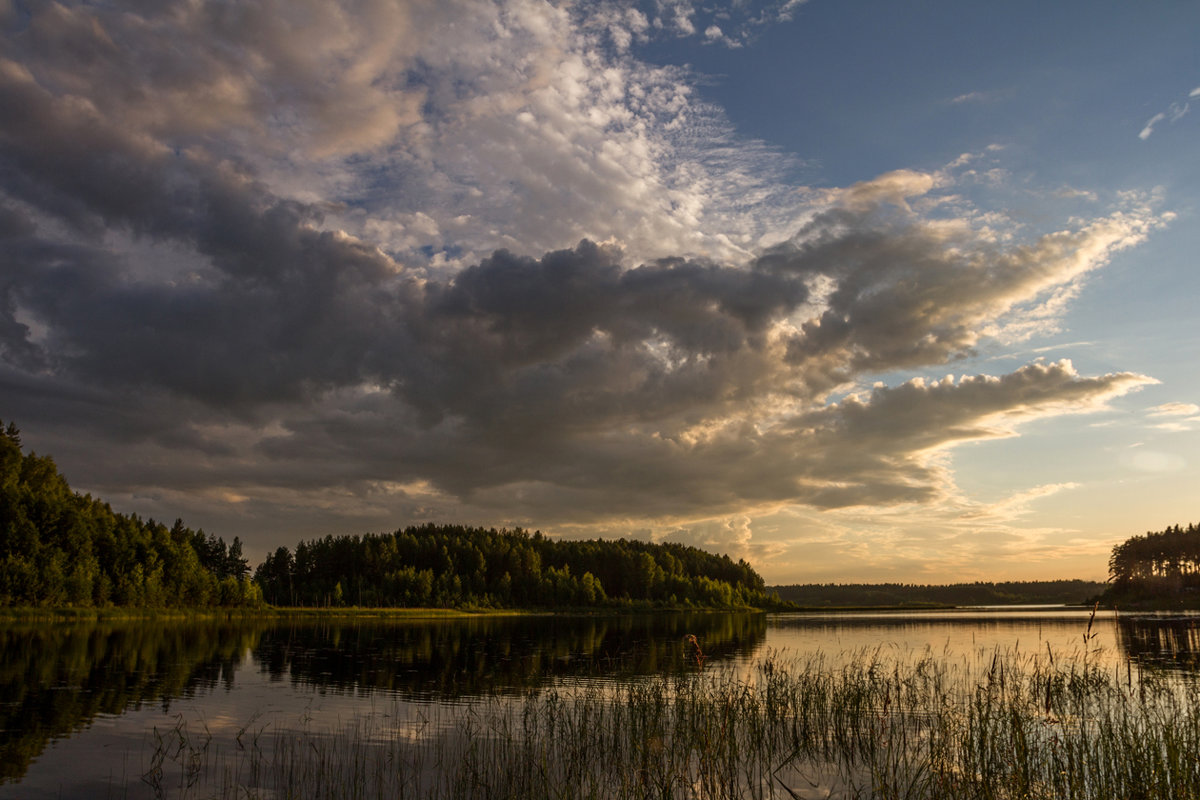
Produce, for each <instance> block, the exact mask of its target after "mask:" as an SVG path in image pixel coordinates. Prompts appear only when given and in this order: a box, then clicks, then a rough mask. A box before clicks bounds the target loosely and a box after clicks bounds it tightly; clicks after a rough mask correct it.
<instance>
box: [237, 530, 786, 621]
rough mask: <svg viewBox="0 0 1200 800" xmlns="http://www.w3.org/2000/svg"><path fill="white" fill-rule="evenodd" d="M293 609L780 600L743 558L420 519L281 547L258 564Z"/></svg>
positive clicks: (759, 603)
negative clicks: (415, 522) (384, 529)
mask: <svg viewBox="0 0 1200 800" xmlns="http://www.w3.org/2000/svg"><path fill="white" fill-rule="evenodd" d="M254 577H255V581H257V583H258V584H259V585H260V586H261V587H262V591H263V596H264V597H265V598H266V600H267V602H268V603H272V604H276V605H287V606H339V605H355V606H388V607H406V606H434V607H464V606H465V607H482V608H511V607H517V608H550V607H584V606H631V605H665V606H672V607H679V606H683V607H693V606H697V607H706V608H713V607H716V608H749V607H756V608H761V607H765V606H770V605H776V604H777V603H778V600H777V599H775V598H773V597H771V596H770V595H769V594H768V592H767V591H766V587H765V585H764V583H763V579H762V578H761V577H760V576H759V575H758V573H757V572H755V571H754V569H753V568H752V567H751V566H750V565H749V564H747V563H746V562H745V561H743V560H739V561H737V562H734V561H733V560H732V559H730V558H729V557H728V556H724V555H721V556H718V555H713V554H712V553H709V552H706V551H704V550H700V549H698V548H695V547H687V546H684V545H680V544H670V543H664V544H651V543H648V542H641V541H630V540H627V539H618V540H615V541H612V540H598V539H593V540H588V541H566V540H558V539H551V538H548V537H546V536H543V535H542V534H541V533H540V532H534V533H532V534H530V533H528V532H526V531H523V530H521V529H520V528H517V529H515V530H507V529H504V530H496V529H495V528H480V527H464V526H459V525H433V524H426V525H422V526H412V527H408V528H404V529H402V530H398V531H396V532H395V533H391V534H368V535H365V536H338V537H333V536H327V537H325V538H324V539H314V540H312V541H302V542H300V543H299V544H298V545H296V550H295V553H292V552H291V551H290V550H288V549H287V548H286V547H280V548H279V549H277V550H276V551H275V552H274V553H272V554H271V555H269V556H268V557H267V558H266V560H265V561H263V563H262V564H261V565H260V566H259V568H258V569H257V570H256V571H255V575H254Z"/></svg>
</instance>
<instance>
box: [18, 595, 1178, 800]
mask: <svg viewBox="0 0 1200 800" xmlns="http://www.w3.org/2000/svg"><path fill="white" fill-rule="evenodd" d="M1197 622H1200V618H1195V617H1191V616H1183V617H1179V618H1170V619H1168V618H1161V617H1139V618H1130V617H1118V616H1116V615H1114V614H1112V613H1110V612H1103V611H1101V612H1098V613H1097V614H1096V615H1095V617H1094V618H1093V616H1092V612H1091V610H1090V609H1066V608H1044V607H1042V608H1020V609H1005V610H996V609H966V610H956V611H926V612H859V613H822V614H781V615H765V614H731V613H724V614H722V613H714V614H702V613H672V614H659V615H633V616H611V617H604V616H587V617H567V616H563V617H480V618H471V619H463V620H431V621H418V620H398V621H397V620H393V621H387V620H378V619H353V618H348V619H336V620H332V619H331V620H253V619H251V620H244V621H237V622H200V621H177V622H161V621H160V622H147V621H141V622H137V621H107V622H104V621H102V622H92V623H54V624H49V623H14V624H9V625H5V626H3V627H0V643H2V644H3V649H2V651H0V652H2V653H3V655H2V656H0V765H2V766H0V797H22V798H41V797H47V798H48V797H123V798H124V797H128V798H141V797H156V796H169V797H177V796H178V797H184V796H190V797H206V796H232V795H222V794H221V792H220V791H218V788H219V787H218V788H214V786H216V784H219V782H220V776H219V775H218V774H216V772H219V771H220V770H225V771H229V770H231V769H234V768H240V767H241V766H245V767H247V768H249V766H250V762H251V760H252V759H254V758H258V759H260V761H259V762H255V765H254V768H255V769H258V768H259V766H261V763H265V762H266V761H268V760H269V758H270V757H272V756H271V754H270V753H268V754H266V755H264V748H266V746H267V743H270V747H274V748H279V747H281V746H282V745H281V743H286V742H288V741H292V740H291V739H288V738H287V737H288V736H290V735H292V734H296V735H299V736H307V737H315V738H314V739H312V741H323V739H322V738H321V737H328V736H331V735H336V734H339V732H340V733H342V734H344V733H345V732H346V731H347V730H352V731H354V736H355V737H356V738H355V739H354V741H355V743H356V746H359V745H369V744H371V743H372V742H375V743H377V744H378V743H384V744H387V743H391V744H392V745H394V744H395V743H396V742H397V741H414V742H415V741H423V742H426V743H428V742H435V743H436V745H435V749H436V750H437V751H438V752H441V750H442V749H445V750H446V752H452V751H453V746H452V742H453V741H454V740H456V739H455V737H456V736H457V734H458V732H459V731H460V730H461V728H462V727H463V726H464V725H467V726H469V725H472V724H476V725H477V724H480V720H481V719H487V720H488V724H490V725H498V724H500V722H499V720H500V719H501V718H503V717H504V716H505V715H507V714H510V713H516V712H515V711H513V710H514V709H526V711H525V712H523V713H528V708H530V707H531V706H530V705H529V703H530V698H540V699H539V700H537V702H538V703H542V702H543V700H544V699H545V698H547V697H552V698H557V697H560V696H561V697H566V696H570V695H572V693H574V694H575V695H576V696H578V695H580V694H583V695H587V697H589V698H592V699H589V700H587V702H593V700H594V701H596V702H599V700H600V699H602V698H603V697H605V696H611V695H612V693H614V692H631V691H633V692H636V691H640V690H641V689H639V687H643V688H645V687H651V688H653V687H659V688H661V687H662V686H663V684H662V683H661V681H662V680H664V679H672V680H674V679H676V678H678V679H681V680H685V681H688V680H695V679H696V677H697V676H701V678H702V679H707V678H708V677H709V676H712V677H711V680H714V681H717V680H719V681H726V682H727V683H729V682H735V683H737V685H743V683H744V684H745V685H750V684H752V683H754V682H755V681H759V682H761V681H762V680H763V677H762V676H763V671H762V665H763V663H764V660H767V661H768V662H769V663H770V664H772V665H779V666H783V665H788V664H808V665H809V667H810V668H811V666H812V664H813V663H814V659H816V658H818V657H819V662H820V664H821V665H822V666H821V668H822V669H823V670H825V671H827V672H829V673H830V674H838V673H839V671H842V672H844V670H845V669H846V668H848V667H850V668H853V667H854V666H855V665H856V664H859V663H860V662H862V661H863V660H864V659H868V660H869V659H872V658H876V659H879V661H880V663H887V664H893V665H894V664H902V663H908V664H912V663H917V662H922V661H923V662H925V663H940V664H945V665H948V666H949V667H951V668H953V669H959V665H974V666H971V667H970V668H969V669H967V668H965V667H964V668H963V669H964V672H963V674H964V675H968V678H967V679H969V680H982V679H983V678H982V677H981V676H982V675H983V674H984V673H983V672H982V671H981V670H984V669H985V668H986V666H987V662H988V659H989V658H993V659H994V658H995V656H996V654H999V653H1003V654H1006V657H1008V658H1009V659H1010V662H1011V663H1020V659H1021V658H1023V657H1025V656H1028V657H1030V658H1033V657H1035V656H1036V657H1037V658H1040V659H1045V658H1049V659H1050V660H1051V661H1054V659H1058V663H1070V662H1072V661H1074V662H1078V663H1086V664H1087V665H1088V668H1089V669H1093V670H1095V671H1097V674H1102V675H1105V676H1111V680H1112V681H1113V683H1114V684H1119V683H1126V684H1128V685H1132V684H1133V683H1134V682H1136V681H1140V680H1141V679H1142V675H1143V673H1152V674H1153V675H1154V676H1156V677H1155V680H1156V681H1164V680H1165V681H1168V682H1176V683H1179V684H1181V685H1182V684H1185V683H1188V682H1191V681H1194V679H1195V677H1196V675H1197V654H1198V652H1200V640H1198V638H1197V629H1196V627H1195V623H1197ZM688 635H694V636H696V637H697V641H698V642H699V644H700V647H701V648H702V653H703V659H702V664H703V665H702V669H701V664H700V662H699V661H698V659H697V652H696V650H695V648H694V646H693V645H691V644H689V643H688V642H687V641H685V637H686V636H688ZM775 668H776V666H772V669H775ZM972 669H973V670H975V672H971V671H970V670H972ZM677 685H685V684H672V686H677ZM730 685H733V683H730ZM656 690H657V689H656ZM671 691H675V689H672V690H671ZM537 708H538V709H542V708H544V706H543V705H538V706H537ZM539 713H540V712H539ZM481 714H482V715H483V716H481ZM488 714H491V715H492V716H487V715H488ZM472 715H474V717H472ZM497 715H499V716H497ZM614 724H615V723H614ZM485 740H487V739H485ZM305 741H309V740H305ZM487 741H490V740H487ZM310 743H311V742H310ZM647 746H649V747H651V748H653V747H655V746H661V745H655V744H654V743H653V741H651V742H650V743H649V744H648V745H647ZM313 747H314V748H315V747H316V745H313ZM156 754H157V756H156ZM275 755H278V753H276V754H275ZM343 755H344V754H343ZM156 759H157V761H156ZM202 770H206V771H207V772H204V773H203V775H202ZM201 777H203V779H204V780H205V781H207V782H208V783H206V784H205V786H206V787H207V788H205V789H203V790H201V788H199V783H198V781H200V779H201ZM775 780H778V779H775ZM189 781H191V783H189ZM767 783H768V784H770V783H771V781H770V780H768V781H767ZM416 785H417V784H414V786H416ZM772 785H773V784H772ZM818 785H819V786H822V787H824V789H823V790H824V791H825V792H826V795H822V796H827V795H828V794H829V792H831V791H833V785H832V784H830V785H828V786H827V785H825V784H824V783H818ZM761 788H762V787H761V786H760V789H761ZM801 788H803V787H801ZM681 791H682V790H681ZM763 791H766V790H765V789H764V790H763ZM791 791H792V792H799V789H797V787H796V786H792V787H791ZM806 791H807V790H806ZM812 791H817V790H816V789H813V790H812ZM414 792H415V790H414ZM418 794H419V792H415V793H414V796H417V795H418ZM262 796H267V795H265V794H264V795H262ZM779 796H783V797H787V796H789V795H788V794H781V795H779ZM797 796H799V794H797ZM834 796H837V795H836V793H835V794H834Z"/></svg>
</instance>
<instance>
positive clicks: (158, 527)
mask: <svg viewBox="0 0 1200 800" xmlns="http://www.w3.org/2000/svg"><path fill="white" fill-rule="evenodd" d="M210 539H211V537H205V536H204V533H203V532H202V531H198V532H193V531H191V530H190V529H189V528H187V527H185V526H184V525H183V522H182V521H179V520H177V521H176V522H175V526H174V527H173V528H167V527H166V526H165V525H162V524H160V523H157V522H155V521H154V520H146V521H143V520H142V519H140V518H139V517H137V516H126V515H123V514H118V513H116V512H114V511H113V510H112V508H110V507H109V505H108V504H107V503H104V502H101V501H100V500H96V499H93V498H92V497H91V496H90V495H80V494H77V493H75V492H72V491H71V487H70V486H68V485H67V481H66V479H65V478H63V476H62V475H61V474H59V472H58V468H57V467H56V466H55V464H54V461H53V459H51V458H50V457H48V456H38V455H37V454H36V453H29V454H22V452H21V437H20V432H19V431H18V430H17V429H16V427H15V426H14V425H13V424H12V423H9V425H8V427H7V428H6V429H5V430H4V432H3V434H2V435H0V607H2V606H56V607H67V606H70V607H93V606H108V605H117V606H135V607H152V608H161V607H202V606H211V605H223V606H235V605H236V606H245V605H255V604H261V602H262V599H261V592H260V591H259V590H258V587H256V586H254V585H253V584H251V583H250V581H249V580H248V579H247V575H248V573H249V566H248V564H247V563H246V560H245V559H244V558H242V545H241V542H240V541H239V540H238V539H234V540H233V546H232V547H230V548H228V549H227V548H226V547H225V543H224V541H222V540H219V539H213V540H211V545H210V541H209V540H210ZM198 545H199V546H198Z"/></svg>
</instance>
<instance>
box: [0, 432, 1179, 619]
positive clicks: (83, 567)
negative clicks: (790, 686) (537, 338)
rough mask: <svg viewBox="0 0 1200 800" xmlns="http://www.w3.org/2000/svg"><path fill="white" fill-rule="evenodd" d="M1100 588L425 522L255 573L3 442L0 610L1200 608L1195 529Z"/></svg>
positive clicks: (234, 552) (1130, 544) (1158, 536)
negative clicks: (920, 574)
mask: <svg viewBox="0 0 1200 800" xmlns="http://www.w3.org/2000/svg"><path fill="white" fill-rule="evenodd" d="M1109 574H1110V578H1109V582H1108V584H1100V583H1094V582H1087V581H1078V580H1074V581H1035V582H1009V583H971V584H957V585H954V586H940V587H939V586H917V585H907V584H877V585H855V584H826V585H796V586H779V587H768V586H766V584H765V582H764V581H763V579H762V577H761V576H760V575H759V574H758V573H757V572H756V571H755V570H754V569H753V568H752V567H751V566H750V565H749V564H748V563H747V562H746V561H744V560H738V561H734V560H733V559H731V558H729V556H727V555H714V554H712V553H709V552H707V551H704V550H701V549H699V548H696V547H689V546H685V545H681V544H675V543H659V544H654V543H648V542H642V541H637V540H628V539H619V540H588V541H565V540H557V539H551V538H548V537H546V536H543V535H542V534H541V533H540V532H534V533H529V532H527V531H524V530H521V529H519V528H518V529H513V530H509V529H500V530H497V529H495V528H482V527H467V526H460V525H434V524H425V525H420V526H410V527H406V528H402V529H400V530H397V531H395V532H394V533H390V534H388V533H384V534H365V535H356V536H347V535H343V536H326V537H324V538H319V539H312V540H306V541H300V542H298V543H297V544H296V545H295V547H294V548H288V547H286V546H280V547H278V548H277V549H276V550H275V551H274V552H272V553H270V554H269V555H268V556H267V557H266V559H265V560H264V561H263V562H262V563H261V564H259V565H258V566H257V568H256V569H254V570H251V567H250V564H249V560H248V559H247V558H245V557H244V555H243V552H242V543H241V541H240V539H239V538H238V537H234V539H233V540H232V542H230V543H226V542H225V540H224V538H223V537H220V536H214V535H212V534H210V533H205V532H204V531H203V530H192V529H191V528H189V527H188V526H186V525H185V524H184V523H183V521H182V520H176V521H175V523H174V524H173V525H171V526H169V527H168V526H167V525H165V524H163V523H161V522H156V521H155V520H153V519H146V520H143V519H142V518H140V517H139V516H137V515H128V514H121V513H117V512H115V511H113V510H112V508H111V507H110V506H109V505H108V504H107V503H105V502H104V501H102V500H100V499H96V498H93V497H92V496H91V495H85V494H79V493H77V492H73V491H72V490H71V488H70V486H69V485H68V483H67V481H66V479H65V478H64V477H63V476H62V475H61V474H60V473H59V471H58V469H57V466H56V465H55V463H54V460H53V459H52V458H51V457H49V456H39V455H37V454H36V453H32V452H30V453H24V452H23V450H22V447H21V435H20V431H19V430H18V429H17V428H16V426H15V425H13V424H12V423H9V425H8V426H7V428H5V429H4V430H3V433H2V434H0V607H7V608H15V607H41V608H96V609H103V608H110V607H122V608H186V609H214V608H258V607H264V606H267V605H271V606H277V607H357V608H459V609H481V610H482V609H538V608H545V609H571V608H575V609H589V608H591V609H595V608H599V609H616V610H621V609H652V608H712V609H747V608H756V609H776V610H785V609H789V608H792V609H794V608H832V607H869V606H896V607H915V606H922V605H925V606H929V605H943V606H944V605H968V604H969V605H981V604H997V605H1002V604H1021V603H1086V602H1092V601H1097V600H1098V601H1100V602H1103V603H1105V604H1120V605H1123V606H1125V607H1135V606H1140V605H1141V606H1154V607H1168V608H1169V607H1183V606H1196V605H1200V528H1198V527H1197V526H1195V525H1193V524H1189V525H1188V526H1187V527H1186V528H1182V527H1180V526H1179V525H1175V526H1172V527H1168V528H1166V529H1165V530H1163V531H1162V532H1157V533H1147V534H1145V535H1142V536H1134V537H1131V538H1130V539H1128V540H1127V541H1125V542H1124V543H1122V544H1120V545H1118V546H1117V547H1116V548H1114V550H1113V555H1112V558H1111V559H1110V562H1109Z"/></svg>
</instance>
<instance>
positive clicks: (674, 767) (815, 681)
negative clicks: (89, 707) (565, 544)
mask: <svg viewBox="0 0 1200 800" xmlns="http://www.w3.org/2000/svg"><path fill="white" fill-rule="evenodd" d="M1091 655H1092V653H1090V652H1089V651H1088V650H1087V649H1086V647H1085V648H1083V649H1081V650H1077V651H1073V652H1064V653H1049V652H1040V651H1039V652H1037V653H1024V652H1018V651H1016V650H1012V651H1005V652H995V653H990V654H989V653H981V654H979V655H978V657H976V658H974V659H971V660H963V661H956V660H944V659H941V658H939V657H937V656H932V655H930V654H928V653H924V654H922V653H915V654H914V653H909V654H902V655H899V656H898V655H896V654H895V653H894V651H891V650H889V649H888V648H883V647H881V648H878V649H876V650H867V651H863V652H862V653H861V654H859V656H860V657H858V658H855V659H851V660H850V661H849V662H848V663H846V662H842V661H840V660H835V661H826V660H825V659H824V658H823V656H822V655H821V654H819V653H816V654H809V655H808V656H807V657H806V658H804V659H786V660H785V659H782V658H779V657H767V658H763V659H760V660H758V661H757V662H755V663H754V664H753V665H752V666H751V667H750V668H749V670H743V671H738V670H734V669H723V670H710V671H708V672H704V671H703V670H694V669H693V670H684V671H682V672H676V673H669V674H663V675H660V676H658V677H656V678H654V679H651V680H649V681H646V682H641V683H617V684H614V685H608V686H605V687H597V686H596V685H594V684H593V685H589V686H583V687H578V686H576V687H572V686H568V685H564V686H561V687H550V688H549V689H547V690H544V691H540V692H536V693H529V694H526V695H523V696H520V697H515V698H514V697H508V698H505V697H498V696H493V697H485V698H480V699H477V700H475V701H473V702H472V703H471V704H470V705H469V706H464V707H461V708H458V709H449V708H443V709H440V710H438V711H437V712H436V714H444V715H445V716H444V717H441V718H439V717H437V716H436V715H435V716H430V715H429V712H427V711H421V712H417V713H415V715H409V716H405V713H404V712H402V711H398V712H385V713H382V714H372V715H370V716H369V717H367V718H365V719H354V720H351V721H349V722H347V723H344V724H341V725H339V726H338V727H336V728H333V729H314V728H302V729H300V730H295V729H286V728H271V729H270V730H268V729H267V726H266V725H261V726H260V727H259V729H258V732H257V734H254V735H250V736H247V737H245V740H244V741H243V740H242V739H239V742H238V749H237V750H236V751H229V750H215V751H212V752H210V751H209V750H208V743H207V742H206V741H202V740H197V739H195V738H192V737H189V735H188V733H187V731H182V730H176V731H169V732H166V734H165V735H160V733H159V732H156V737H157V739H158V741H157V743H156V744H155V746H154V752H153V753H152V754H151V755H150V756H149V759H148V762H147V763H148V766H149V769H148V771H147V773H146V775H147V777H146V778H144V780H147V782H149V783H151V785H152V786H153V787H155V788H156V789H163V790H165V791H164V795H169V796H178V797H179V798H191V797H196V798H200V797H204V798H210V797H211V798H222V800H223V799H224V798H229V799H230V800H233V798H241V797H300V796H321V797H356V798H361V799H362V800H368V799H370V798H384V797H387V798H434V799H436V800H459V798H463V800H465V798H474V797H490V798H513V799H514V800H515V799H516V798H528V797H547V798H549V797H554V798H564V800H565V799H567V798H581V799H582V798H611V799H613V800H619V799H621V798H631V799H632V798H636V799H637V800H643V799H648V798H681V799H682V798H728V799H729V800H733V798H780V800H795V799H796V798H801V797H803V798H806V800H807V799H808V798H818V797H820V798H859V797H871V798H875V797H884V798H911V799H912V800H949V799H950V798H954V799H955V800H968V799H971V798H978V800H1000V799H1001V798H1005V799H1008V798H1011V799H1012V800H1016V799H1017V798H1030V797H1039V798H1041V797H1055V798H1059V797H1061V798H1073V799H1078V800H1101V798H1104V800H1108V798H1113V797H1128V798H1146V800H1149V799H1150V798H1159V797H1200V686H1198V685H1197V684H1196V683H1195V682H1185V683H1183V684H1182V685H1180V684H1178V683H1171V682H1169V681H1163V680H1161V679H1160V678H1159V677H1158V676H1156V675H1154V674H1153V673H1146V674H1142V673H1138V674H1136V675H1131V674H1128V673H1125V672H1123V671H1117V672H1113V671H1111V670H1109V669H1107V668H1104V669H1102V668H1100V667H1099V666H1097V663H1096V662H1094V661H1093V660H1092V659H1091Z"/></svg>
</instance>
